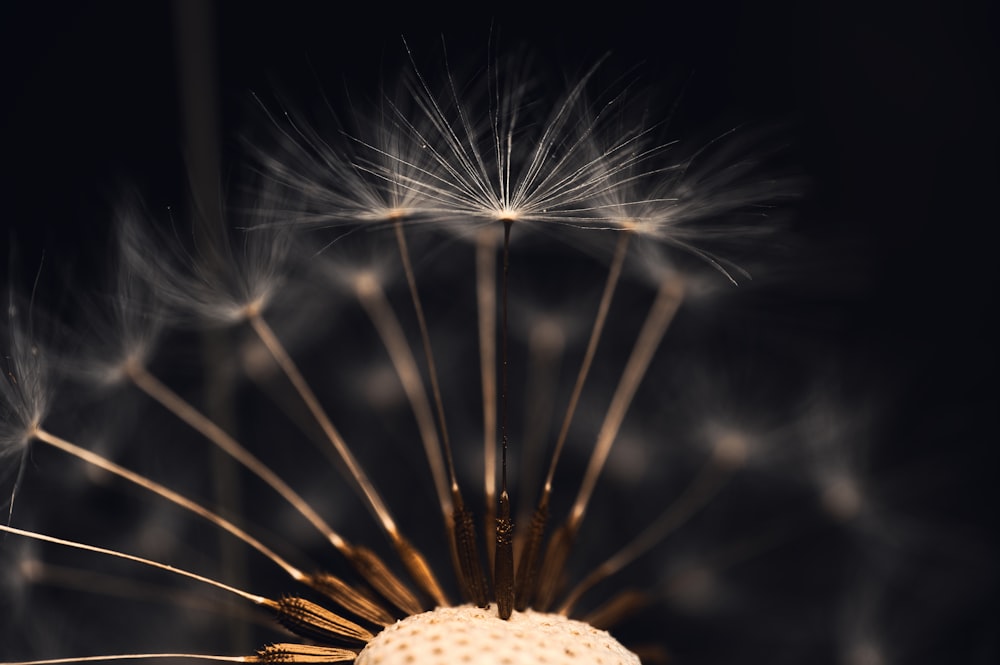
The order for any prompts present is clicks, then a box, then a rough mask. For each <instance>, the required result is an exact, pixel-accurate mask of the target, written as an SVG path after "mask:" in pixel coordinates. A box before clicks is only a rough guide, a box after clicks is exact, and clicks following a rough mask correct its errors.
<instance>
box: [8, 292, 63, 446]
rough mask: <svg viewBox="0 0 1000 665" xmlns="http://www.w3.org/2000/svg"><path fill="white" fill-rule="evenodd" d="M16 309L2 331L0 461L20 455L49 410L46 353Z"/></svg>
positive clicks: (10, 308)
mask: <svg viewBox="0 0 1000 665" xmlns="http://www.w3.org/2000/svg"><path fill="white" fill-rule="evenodd" d="M24 325H25V322H23V321H22V320H21V319H20V312H19V309H18V307H17V306H16V305H14V304H13V303H10V304H9V305H8V308H7V325H6V326H5V327H3V328H0V341H2V343H3V346H2V347H0V353H2V356H0V371H2V372H3V376H2V377H0V459H3V458H5V457H9V456H14V455H19V454H21V453H22V451H23V450H24V449H25V446H26V445H27V444H28V442H29V441H30V440H31V438H32V437H33V436H34V433H35V431H36V430H37V429H38V428H39V427H40V426H41V424H42V421H43V420H44V418H45V415H46V413H47V411H48V408H49V402H50V397H51V395H50V391H49V388H48V374H49V369H48V363H47V362H46V354H45V351H44V350H43V349H42V348H41V347H40V346H39V345H38V343H37V342H36V341H35V340H33V339H31V332H30V329H26V328H25V327H24Z"/></svg>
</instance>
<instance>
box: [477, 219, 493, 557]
mask: <svg viewBox="0 0 1000 665" xmlns="http://www.w3.org/2000/svg"><path fill="white" fill-rule="evenodd" d="M493 234H494V230H493V227H491V226H487V227H485V228H484V229H483V230H482V231H480V232H479V237H478V239H477V242H476V301H477V303H478V305H479V367H480V371H481V374H482V386H483V469H484V472H485V473H484V476H485V477H484V492H485V499H486V519H485V528H486V542H487V543H493V542H494V541H495V528H496V522H495V515H496V512H495V507H494V506H495V501H496V474H497V468H496V463H497V461H496V460H497V440H496V436H497V434H496V429H497V407H496V402H497V375H496V358H497V352H496V326H497V319H496V308H497V303H496V255H495V252H494V235H493ZM486 554H487V556H488V557H489V559H490V563H491V564H492V562H493V555H494V550H493V548H492V547H487V548H486Z"/></svg>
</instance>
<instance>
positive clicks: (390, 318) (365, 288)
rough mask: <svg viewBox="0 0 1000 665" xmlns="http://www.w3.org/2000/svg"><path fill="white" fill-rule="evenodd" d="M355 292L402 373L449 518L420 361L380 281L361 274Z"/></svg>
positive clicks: (437, 446)
mask: <svg viewBox="0 0 1000 665" xmlns="http://www.w3.org/2000/svg"><path fill="white" fill-rule="evenodd" d="M354 292H355V295H357V297H358V301H359V302H360V303H361V305H362V307H364V309H365V312H366V313H367V314H368V318H369V319H371V322H372V324H373V325H374V326H375V330H376V331H378V334H379V337H381V338H382V344H383V345H384V346H385V348H386V351H388V352H389V358H390V360H391V361H392V364H393V367H395V368H396V375H397V376H398V377H399V381H400V383H402V384H403V391H404V392H405V393H406V397H407V399H408V401H409V402H410V408H411V409H412V410H413V416H414V417H415V418H416V420H417V428H418V429H419V430H420V438H421V440H423V442H424V453H425V455H426V456H427V463H428V464H429V465H430V467H431V476H432V477H433V478H434V487H435V489H436V490H437V495H438V502H439V503H440V504H441V511H442V514H443V515H444V517H445V520H446V521H447V520H448V519H449V516H450V514H451V497H450V496H449V494H448V483H447V480H446V478H445V463H444V459H443V457H442V455H441V446H440V443H439V441H438V436H437V432H436V431H435V429H434V417H433V415H432V414H431V406H430V403H429V402H428V400H427V393H426V392H425V391H424V385H423V382H422V381H421V380H420V370H419V369H417V362H416V360H415V359H414V358H413V354H412V353H411V351H410V345H409V344H408V343H407V341H406V335H405V334H404V333H403V328H402V327H401V326H400V325H399V320H398V319H397V318H396V315H395V313H393V311H392V306H391V305H390V304H389V301H388V299H387V298H386V297H385V292H384V291H383V290H382V287H381V286H380V285H379V283H378V281H377V280H376V279H375V278H374V277H371V276H370V275H362V276H361V277H359V278H358V279H357V280H355V285H354Z"/></svg>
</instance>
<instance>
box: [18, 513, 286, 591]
mask: <svg viewBox="0 0 1000 665" xmlns="http://www.w3.org/2000/svg"><path fill="white" fill-rule="evenodd" d="M0 531H2V532H5V533H11V534H14V535H15V536H22V537H24V538H31V539H32V540H40V541H43V542H46V543H53V544H55V545H62V546H64V547H72V548H74V549H78V550H84V551H86V552H95V553H97V554H104V555H107V556H112V557H116V558H118V559H125V560H126V561H134V562H135V563H141V564H142V565H144V566H150V567H152V568H158V569H159V570H165V571H167V572H168V573H173V574H174V575H180V576H181V577H187V578H190V579H192V580H196V581H198V582H201V583H203V584H208V585H211V586H214V587H216V588H218V589H222V590H223V591H228V592H229V593H233V594H236V595H237V596H240V597H241V598H245V599H247V600H249V601H250V602H251V603H254V604H255V605H267V606H269V607H270V606H271V605H272V604H273V602H274V601H272V600H269V599H268V598H265V597H264V596H257V595H254V594H252V593H249V592H247V591H243V590H241V589H237V588H236V587H232V586H229V585H228V584H223V583H222V582H219V581H217V580H213V579H212V578H210V577H205V576H203V575H199V574H197V573H192V572H190V571H187V570H183V569H182V568H177V567H175V566H170V565H167V564H165V563H160V562H159V561H153V560H151V559H144V558H143V557H139V556H135V555H132V554H125V553H124V552H119V551H117V550H110V549H106V548H104V547H97V546H95V545H87V544H86V543H79V542H76V541H73V540H65V539H63V538H55V537H54V536H46V535H44V534H41V533H35V532H34V531H25V530H24V529H16V528H14V527H12V526H6V525H3V524H0Z"/></svg>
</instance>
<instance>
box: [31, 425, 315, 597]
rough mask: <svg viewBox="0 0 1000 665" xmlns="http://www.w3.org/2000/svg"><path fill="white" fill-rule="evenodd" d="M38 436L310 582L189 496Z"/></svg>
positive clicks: (66, 444) (56, 439) (66, 443)
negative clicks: (148, 492) (202, 522)
mask: <svg viewBox="0 0 1000 665" xmlns="http://www.w3.org/2000/svg"><path fill="white" fill-rule="evenodd" d="M34 437H35V438H36V439H37V440H39V441H41V442H43V443H47V444H48V445H50V446H52V447H53V448H57V449H59V450H62V451H63V452H65V453H68V454H70V455H73V456H74V457H77V458H79V459H81V460H83V461H84V462H86V463H87V464H90V465H92V466H96V467H97V468H99V469H104V470H105V471H107V472H109V473H112V474H114V475H116V476H118V477H120V478H123V479H125V480H127V481H129V482H131V483H133V484H135V485H138V486H139V487H142V488H143V489H146V490H149V491H150V492H153V493H154V494H156V495H158V496H160V497H162V498H164V499H166V500H167V501H170V502H171V503H174V504H176V505H178V506H180V507H181V508H184V509H186V510H189V511H191V512H192V513H194V514H196V515H198V516H200V517H203V518H204V519H206V520H208V521H209V522H211V523H212V524H214V525H215V526H217V527H219V528H220V529H224V530H225V531H228V532H229V533H231V534H232V535H233V536H235V537H236V538H239V539H240V540H242V541H243V542H244V543H246V544H247V545H249V546H250V547H252V548H254V549H255V550H257V551H258V552H260V553H261V554H263V555H264V556H266V557H267V558H268V559H270V560H271V561H273V562H274V563H275V564H277V565H278V566H279V567H280V568H282V569H283V570H284V571H285V572H286V573H287V574H288V576H289V577H291V578H292V579H294V580H296V581H299V582H304V581H305V580H306V579H307V577H308V576H307V575H306V574H305V573H303V572H302V571H301V570H299V569H298V568H296V567H295V566H293V565H292V564H290V563H288V562H287V561H285V560H284V559H283V558H281V557H280V556H278V555H277V554H276V553H274V552H273V551H272V550H271V549H270V548H268V547H267V546H266V545H264V544H263V543H261V542H260V541H259V540H257V539H256V538H254V537H253V536H251V535H250V534H248V533H247V532H246V531H244V530H243V529H241V528H239V527H238V526H236V525H235V524H233V523H232V522H230V521H229V520H227V519H225V518H224V517H222V516H220V515H217V514H215V513H213V512H212V511H210V510H209V509H207V508H205V507H204V506H202V505H201V504H199V503H196V502H194V501H192V500H191V499H188V498H187V497H185V496H182V495H180V494H178V493H177V492H174V491H173V490H171V489H168V488H166V487H164V486H163V485H160V484H159V483H157V482H154V481H152V480H150V479H149V478H146V477H145V476H141V475H139V474H137V473H135V472H134V471H129V470H128V469H126V468H124V467H122V466H119V465H117V464H115V463H114V462H112V461H111V460H109V459H107V458H105V457H102V456H100V455H98V454H97V453H93V452H91V451H89V450H85V449H84V448H80V447H79V446H76V445H74V444H72V443H70V442H69V441H66V440H65V439H61V438H59V437H58V436H55V435H54V434H50V433H49V432H46V431H45V430H43V429H38V430H35V432H34Z"/></svg>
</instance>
